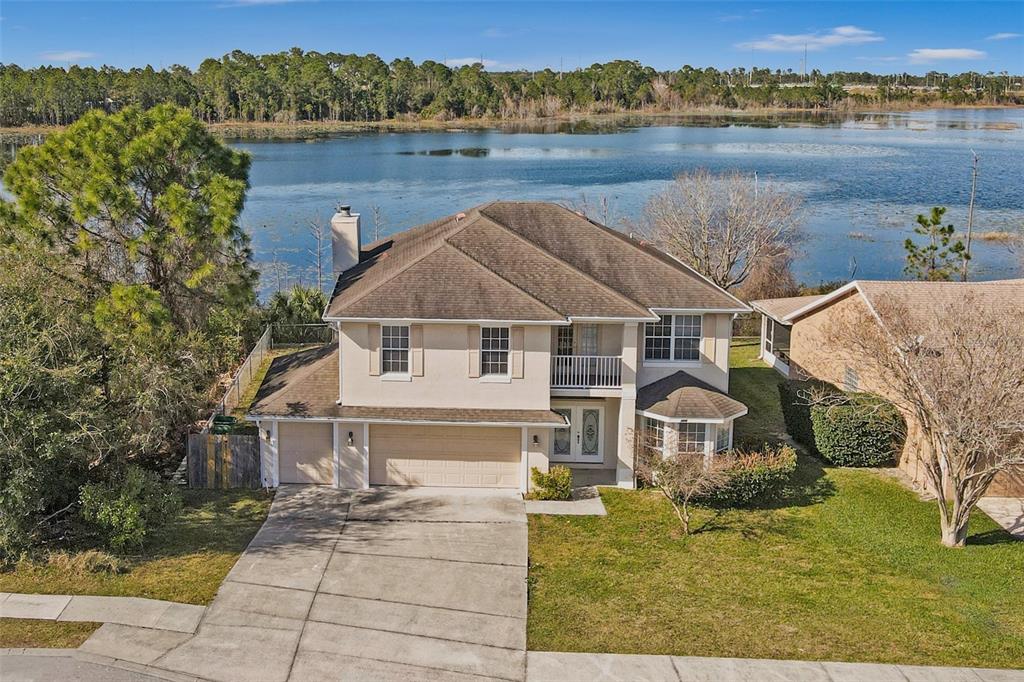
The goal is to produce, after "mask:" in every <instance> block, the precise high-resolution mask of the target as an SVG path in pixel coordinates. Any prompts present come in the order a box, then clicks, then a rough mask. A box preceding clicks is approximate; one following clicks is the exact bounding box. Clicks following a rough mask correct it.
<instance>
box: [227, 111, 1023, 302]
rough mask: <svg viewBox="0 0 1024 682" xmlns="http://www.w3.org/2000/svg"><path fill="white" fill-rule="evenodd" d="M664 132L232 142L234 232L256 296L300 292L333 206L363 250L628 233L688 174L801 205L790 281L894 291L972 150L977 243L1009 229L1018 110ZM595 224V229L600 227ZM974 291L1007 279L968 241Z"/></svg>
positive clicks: (957, 207) (696, 125) (961, 205)
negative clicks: (568, 213)
mask: <svg viewBox="0 0 1024 682" xmlns="http://www.w3.org/2000/svg"><path fill="white" fill-rule="evenodd" d="M660 123H669V125H664V124H659V125H637V126H630V125H628V124H616V125H613V126H606V127H603V128H594V127H593V126H588V125H574V126H565V125H562V126H553V127H551V128H550V129H548V130H543V129H542V130H540V131H537V130H529V129H527V130H523V129H493V130H468V131H467V130H460V131H448V132H368V133H354V134H346V135H337V136H331V137H328V138H323V139H317V140H313V141H287V142H284V141H282V142H252V141H244V142H242V141H239V142H232V145H233V146H235V147H236V148H239V149H244V150H246V151H248V152H249V153H250V154H252V157H253V164H252V172H251V182H252V189H251V191H250V192H249V196H248V200H247V202H246V208H245V212H244V214H243V216H242V220H243V224H244V225H245V226H246V227H247V229H249V231H250V232H251V233H252V236H253V246H254V250H255V253H256V258H257V260H258V261H261V262H264V263H266V262H268V261H272V262H277V263H278V265H277V266H276V267H274V268H270V269H268V271H267V272H266V274H265V277H264V287H265V288H273V287H275V286H277V285H278V284H280V283H282V282H290V281H295V280H299V279H301V280H302V281H304V282H306V283H309V282H311V281H313V279H312V274H311V273H312V272H313V270H312V268H311V263H312V256H311V255H310V250H311V249H312V248H313V246H312V245H313V240H312V238H311V237H310V235H309V232H308V227H307V226H308V223H309V221H310V220H315V219H319V220H321V221H323V222H324V223H325V224H326V222H327V221H328V220H329V218H330V215H331V213H333V210H334V207H335V205H337V204H338V203H349V204H352V207H353V210H354V211H357V212H359V213H361V214H362V216H363V230H364V239H366V236H367V235H369V236H370V237H371V238H372V235H373V232H374V229H375V225H374V223H375V221H374V217H373V215H374V211H373V207H377V214H378V216H379V220H378V221H377V228H376V229H378V230H379V233H380V235H381V236H384V235H387V234H390V233H392V232H396V231H400V230H403V229H405V228H407V227H411V226H413V225H418V224H420V223H423V222H427V221H429V220H432V219H434V218H437V217H440V216H443V215H447V214H451V213H456V212H458V211H461V210H463V209H466V208H468V207H471V206H474V205H476V204H480V203H483V202H485V201H490V200H492V199H536V200H547V201H557V202H562V203H567V204H572V205H575V206H581V205H583V204H584V203H585V204H586V205H588V206H589V209H588V213H589V214H590V215H591V217H594V218H595V219H598V220H602V221H604V222H607V223H608V224H610V225H612V226H615V227H620V228H624V229H628V228H627V227H625V226H627V225H628V224H629V222H630V221H636V220H637V219H638V218H639V217H640V215H641V212H642V208H643V204H644V202H645V201H646V200H647V198H648V197H649V196H650V195H651V194H653V193H655V192H657V191H659V190H660V189H662V188H663V187H665V185H666V184H667V183H668V182H670V180H671V178H672V177H673V175H674V174H676V173H678V172H680V171H684V170H688V169H694V168H699V167H705V168H708V169H711V170H712V171H727V170H739V171H743V172H747V173H751V174H753V173H755V172H756V173H757V175H758V178H759V180H760V181H774V182H778V183H782V184H784V185H785V186H787V187H788V188H790V189H791V190H793V191H795V192H798V193H800V194H802V195H803V196H804V197H805V199H806V203H805V211H804V213H805V215H804V218H805V220H804V229H805V232H806V239H805V240H804V241H803V243H802V246H801V250H800V254H799V257H798V260H797V262H796V271H797V276H798V278H799V279H801V280H802V281H805V282H809V283H816V282H819V281H824V280H831V279H838V278H843V279H845V278H849V277H850V276H851V275H855V276H857V277H861V278H900V277H901V270H902V267H903V248H902V242H903V240H904V239H905V238H906V237H907V236H908V235H909V233H910V230H911V228H912V225H913V223H914V216H915V215H916V214H917V213H921V212H925V211H927V210H928V209H929V208H930V207H932V206H947V207H949V212H948V213H947V219H948V221H950V222H952V223H953V224H954V225H956V226H957V228H963V227H965V225H966V215H967V203H968V198H969V194H970V179H971V177H970V163H971V150H972V149H973V150H974V151H975V152H977V153H978V155H979V156H980V159H981V161H980V172H979V179H978V191H977V205H976V210H975V230H976V232H1019V231H1021V230H1024V191H1022V190H1024V182H1022V177H1024V110H1021V109H983V110H934V111H918V112H912V113H886V114H856V115H850V116H847V117H838V118H835V117H834V118H830V119H827V120H825V119H808V118H807V117H803V118H802V119H801V118H800V117H796V118H786V117H782V118H779V117H775V118H771V119H767V118H735V119H728V118H725V119H723V118H695V119H679V120H672V121H667V122H666V121H662V122H660ZM606 216H607V217H606ZM976 244H977V246H976V249H975V258H974V271H975V274H976V277H978V278H985V279H990V278H997V277H1011V276H1015V275H1018V273H1019V265H1018V263H1019V261H1018V260H1017V258H1016V256H1015V255H1014V254H1012V253H1011V252H1010V251H1009V250H1008V248H1007V247H1006V245H1005V243H1004V242H1000V241H995V240H991V241H981V242H976Z"/></svg>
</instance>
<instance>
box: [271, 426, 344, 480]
mask: <svg viewBox="0 0 1024 682" xmlns="http://www.w3.org/2000/svg"><path fill="white" fill-rule="evenodd" d="M277 457H278V467H279V474H280V478H281V483H322V484H330V483H333V482H334V434H333V427H332V426H331V424H330V422H278V425H277Z"/></svg>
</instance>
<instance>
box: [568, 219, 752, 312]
mask: <svg viewBox="0 0 1024 682" xmlns="http://www.w3.org/2000/svg"><path fill="white" fill-rule="evenodd" d="M552 203H553V205H554V206H557V207H559V208H560V209H562V210H563V211H566V212H567V213H571V214H572V215H574V216H576V217H578V218H582V219H583V220H586V221H587V222H588V223H590V224H591V225H593V226H594V227H596V228H598V229H599V230H601V231H602V232H604V233H605V234H607V235H609V236H612V237H615V238H617V239H619V240H620V241H623V242H625V243H626V244H629V245H630V246H632V247H633V248H634V249H636V250H637V251H639V252H640V253H642V254H644V255H646V256H648V257H649V258H653V259H655V260H657V261H660V262H662V263H664V264H665V265H668V266H669V267H672V268H674V269H676V270H681V271H683V272H685V273H686V274H688V275H693V276H694V277H696V278H697V279H698V280H700V281H702V282H704V283H705V284H707V285H708V286H710V287H711V288H713V289H717V290H719V291H720V292H721V293H723V294H725V295H726V296H728V297H729V298H731V299H732V300H734V301H736V302H737V303H738V304H740V305H741V306H744V307H747V304H746V303H744V302H743V301H741V300H740V299H738V298H737V297H736V296H735V295H733V294H730V293H729V292H728V291H727V290H725V289H724V288H722V287H720V286H718V285H717V284H715V283H714V282H712V281H711V280H710V279H708V278H707V277H705V276H704V275H702V274H700V273H699V272H697V271H696V270H695V269H694V268H693V267H691V266H689V265H687V264H686V263H684V262H683V261H681V260H679V259H678V258H676V257H675V256H672V255H671V254H668V253H665V252H664V251H662V250H661V249H649V248H645V247H644V245H643V244H638V243H636V242H635V241H633V239H631V238H630V237H629V236H627V235H625V234H623V233H622V232H620V231H619V230H616V229H614V228H611V227H608V226H607V225H602V224H601V223H599V222H597V221H596V220H591V219H590V218H588V217H587V216H585V215H580V214H579V213H577V212H576V211H573V210H572V209H570V208H569V207H568V206H563V205H562V204H558V203H554V202H552Z"/></svg>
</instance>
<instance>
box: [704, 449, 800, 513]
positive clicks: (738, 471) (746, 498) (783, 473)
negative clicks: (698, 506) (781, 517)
mask: <svg viewBox="0 0 1024 682" xmlns="http://www.w3.org/2000/svg"><path fill="white" fill-rule="evenodd" d="M722 456H727V457H730V458H731V459H732V462H731V464H730V465H729V467H728V468H727V469H726V476H727V478H728V480H727V482H726V483H725V484H724V485H723V486H722V487H721V488H719V489H718V490H716V491H715V492H714V493H713V494H712V495H710V496H708V498H707V499H705V500H702V501H704V502H708V503H710V504H716V505H723V506H729V507H739V506H743V505H745V504H749V503H751V502H754V501H756V500H760V499H764V498H765V497H767V496H768V495H770V494H771V493H774V492H777V491H778V490H779V489H780V488H781V487H782V486H783V485H785V483H786V482H787V481H788V480H789V477H790V476H792V474H793V472H794V471H796V450H794V449H793V448H791V447H790V446H788V445H778V446H771V445H767V446H765V448H764V449H763V450H759V451H754V452H743V451H733V452H732V453H729V454H728V455H722Z"/></svg>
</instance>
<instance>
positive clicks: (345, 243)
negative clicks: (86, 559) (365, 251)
mask: <svg viewBox="0 0 1024 682" xmlns="http://www.w3.org/2000/svg"><path fill="white" fill-rule="evenodd" d="M360 244H361V235H360V233H359V214H358V213H353V212H352V207H351V206H349V205H347V204H343V205H341V206H339V207H338V212H337V213H335V214H334V217H332V218H331V258H332V260H333V262H334V276H335V277H337V276H338V275H340V274H341V273H343V272H344V271H345V270H348V269H349V268H351V267H352V266H354V265H356V264H358V263H359V247H360Z"/></svg>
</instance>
